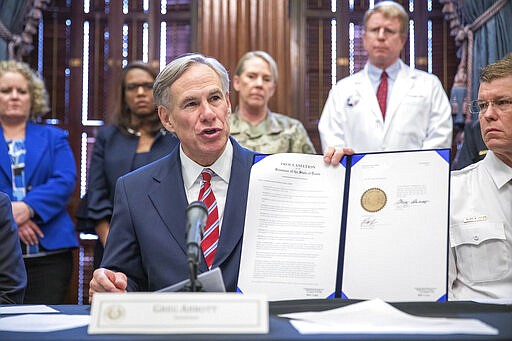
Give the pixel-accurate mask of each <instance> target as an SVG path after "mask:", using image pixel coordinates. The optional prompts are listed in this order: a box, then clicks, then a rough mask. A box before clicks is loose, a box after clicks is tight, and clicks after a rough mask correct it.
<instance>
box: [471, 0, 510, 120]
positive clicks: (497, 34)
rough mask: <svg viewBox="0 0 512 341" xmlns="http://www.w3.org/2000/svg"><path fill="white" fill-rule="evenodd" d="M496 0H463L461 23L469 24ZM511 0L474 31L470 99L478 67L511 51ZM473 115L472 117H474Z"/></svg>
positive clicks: (475, 87) (473, 95) (476, 84)
mask: <svg viewBox="0 0 512 341" xmlns="http://www.w3.org/2000/svg"><path fill="white" fill-rule="evenodd" d="M495 2H496V0H464V1H463V2H462V7H461V13H462V22H463V25H470V24H471V23H473V22H474V21H475V19H476V18H478V17H479V16H480V15H481V14H482V13H484V12H485V11H486V10H487V9H488V8H489V7H490V6H491V5H492V4H494V3H495ZM511 26H512V0H508V1H507V3H506V4H505V5H504V6H503V7H502V8H501V10H500V11H499V12H498V13H496V14H495V15H494V16H493V17H491V18H490V19H489V20H488V21H487V22H486V23H485V24H484V25H483V26H482V27H481V28H480V29H479V30H477V31H476V32H474V35H473V59H472V63H473V66H472V67H473V71H472V74H471V75H468V77H471V82H472V87H471V99H476V98H477V97H478V87H479V84H480V82H479V77H480V69H481V68H482V67H484V66H486V65H488V64H491V63H494V62H495V61H497V60H499V59H501V58H503V57H504V56H505V55H506V54H507V53H509V52H512V27H511ZM474 119H476V117H473V120H474Z"/></svg>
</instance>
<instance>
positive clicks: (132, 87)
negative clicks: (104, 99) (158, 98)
mask: <svg viewBox="0 0 512 341" xmlns="http://www.w3.org/2000/svg"><path fill="white" fill-rule="evenodd" d="M140 87H142V89H144V90H146V91H149V90H153V83H151V82H148V83H132V84H126V85H125V86H124V88H125V89H126V91H137V90H138V89H139V88H140Z"/></svg>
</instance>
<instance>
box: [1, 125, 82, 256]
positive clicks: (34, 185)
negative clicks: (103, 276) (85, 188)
mask: <svg viewBox="0 0 512 341" xmlns="http://www.w3.org/2000/svg"><path fill="white" fill-rule="evenodd" d="M67 138H68V133H67V132H66V131H64V130H62V129H59V128H57V127H52V126H47V125H39V124H35V123H31V122H28V123H27V127H26V130H25V148H26V150H27V153H26V155H25V187H26V190H27V193H26V195H25V198H24V199H23V201H24V202H26V203H27V204H28V205H29V206H30V207H32V208H33V209H34V211H35V213H36V216H35V217H34V219H33V220H34V221H35V223H36V224H37V225H38V226H39V227H40V228H41V230H42V231H43V233H44V238H39V242H40V243H41V245H42V246H43V247H44V248H46V249H48V250H54V249H60V248H70V247H76V246H78V240H77V238H76V235H75V225H74V223H73V221H72V220H71V218H70V217H69V215H68V212H67V206H68V202H69V199H70V197H71V194H73V191H74V190H75V180H76V167H75V159H74V157H73V153H72V152H71V148H70V146H69V143H68V140H67ZM11 164H12V162H11V157H10V156H9V151H8V147H7V144H6V142H5V137H4V132H3V129H0V191H2V192H4V193H7V194H8V195H9V197H10V199H11V200H14V197H13V194H12V170H11Z"/></svg>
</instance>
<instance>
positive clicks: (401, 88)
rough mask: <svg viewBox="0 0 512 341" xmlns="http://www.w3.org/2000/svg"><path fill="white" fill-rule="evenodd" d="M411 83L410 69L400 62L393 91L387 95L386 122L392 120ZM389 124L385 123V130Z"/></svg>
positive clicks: (412, 81) (411, 85)
mask: <svg viewBox="0 0 512 341" xmlns="http://www.w3.org/2000/svg"><path fill="white" fill-rule="evenodd" d="M413 83H414V77H413V74H412V73H411V69H410V68H409V66H407V65H405V64H404V63H403V62H401V66H400V71H399V72H398V76H397V77H396V81H395V84H394V85H393V93H392V94H391V96H390V97H389V103H388V110H387V113H386V122H389V123H391V122H392V120H393V117H394V116H395V115H396V112H397V110H398V107H399V106H400V103H402V101H403V99H404V97H406V96H407V95H408V93H409V90H410V89H412V87H413ZM389 126H390V124H386V130H387V129H388V127H389Z"/></svg>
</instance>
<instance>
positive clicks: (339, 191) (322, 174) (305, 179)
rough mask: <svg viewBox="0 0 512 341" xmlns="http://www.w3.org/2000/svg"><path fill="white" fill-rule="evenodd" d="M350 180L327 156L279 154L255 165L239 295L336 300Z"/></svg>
mask: <svg viewBox="0 0 512 341" xmlns="http://www.w3.org/2000/svg"><path fill="white" fill-rule="evenodd" d="M344 179H345V168H344V167H343V166H342V165H340V166H330V165H326V164H325V163H324V161H323V157H322V156H321V155H307V154H291V153H290V154H275V155H270V156H267V157H265V158H264V159H263V160H261V161H259V162H257V163H256V164H254V165H253V167H252V170H251V179H250V182H249V197H248V199H247V210H246V216H245V229H244V237H243V244H242V245H243V246H242V257H241V260H240V272H239V275H238V289H239V291H241V292H243V293H256V292H258V293H264V294H266V295H267V297H268V299H269V300H277V299H281V300H285V299H298V298H327V297H333V298H334V293H335V284H336V277H337V267H338V252H339V242H340V233H341V229H340V226H341V210H342V204H343V193H344V189H343V188H344Z"/></svg>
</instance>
